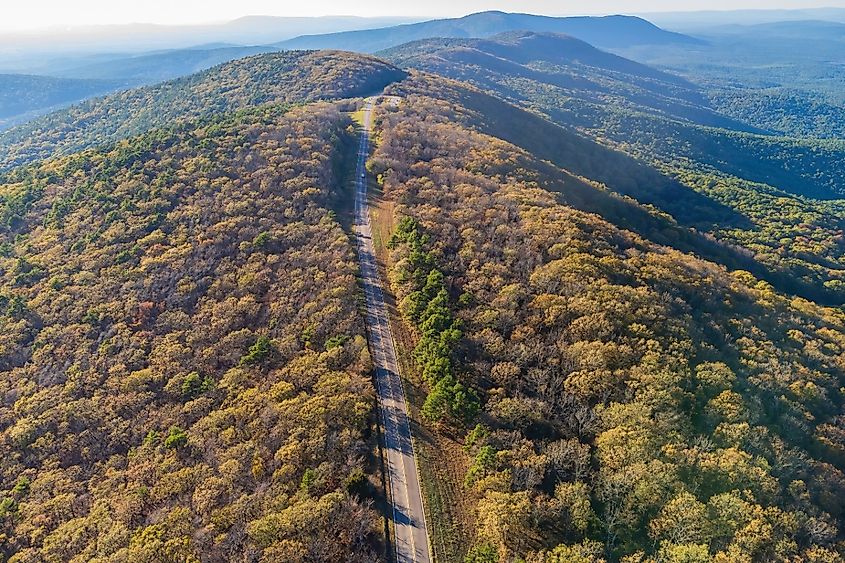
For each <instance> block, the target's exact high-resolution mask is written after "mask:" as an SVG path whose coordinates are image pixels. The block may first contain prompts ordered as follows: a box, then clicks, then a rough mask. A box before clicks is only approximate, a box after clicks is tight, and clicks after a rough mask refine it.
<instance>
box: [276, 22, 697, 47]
mask: <svg viewBox="0 0 845 563" xmlns="http://www.w3.org/2000/svg"><path fill="white" fill-rule="evenodd" d="M507 31H535V32H553V33H566V34H568V35H571V36H573V37H576V38H578V39H581V40H583V41H586V42H588V43H590V44H592V45H596V46H598V47H604V48H614V47H629V46H632V45H666V44H678V43H680V44H697V43H699V41H698V40H696V39H693V38H692V37H688V36H686V35H681V34H679V33H671V32H668V31H665V30H663V29H660V28H659V27H657V26H655V25H654V24H651V23H649V22H648V21H646V20H644V19H641V18H637V17H631V16H606V17H566V18H556V17H549V16H536V15H531V14H511V13H505V12H480V13H477V14H471V15H468V16H465V17H462V18H455V19H442V20H432V21H427V22H421V23H415V24H407V25H399V26H395V27H388V28H381V29H371V30H363V31H350V32H343V33H330V34H325V35H310V36H309V35H306V36H302V37H297V38H295V39H291V40H288V41H283V42H281V43H277V46H279V47H281V48H283V49H344V50H350V51H359V52H367V53H371V52H376V51H381V50H384V49H389V48H390V47H395V46H397V45H401V44H402V43H406V42H408V41H414V40H419V39H428V38H432V37H457V38H461V37H463V38H469V37H490V36H493V35H496V34H499V33H503V32H507Z"/></svg>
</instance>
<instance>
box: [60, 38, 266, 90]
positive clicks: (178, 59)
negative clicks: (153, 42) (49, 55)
mask: <svg viewBox="0 0 845 563" xmlns="http://www.w3.org/2000/svg"><path fill="white" fill-rule="evenodd" d="M276 50H277V49H275V48H273V47H260V46H257V47H241V46H224V47H214V46H211V45H209V46H207V47H206V48H188V49H173V50H168V51H161V52H156V53H149V54H143V55H134V56H129V57H123V58H119V59H112V60H108V61H98V62H94V63H89V64H85V65H82V66H79V67H74V68H70V69H67V70H65V71H63V72H62V74H63V75H66V76H73V77H76V78H89V79H91V78H93V79H107V78H108V79H120V80H125V81H128V82H131V83H132V84H133V85H142V84H153V83H155V82H162V81H164V80H169V79H171V78H178V77H180V76H185V75H187V74H193V73H195V72H200V71H203V70H206V69H208V68H211V67H213V66H215V65H218V64H222V63H226V62H229V61H233V60H235V59H240V58H243V57H248V56H251V55H258V54H261V53H267V52H272V51H276Z"/></svg>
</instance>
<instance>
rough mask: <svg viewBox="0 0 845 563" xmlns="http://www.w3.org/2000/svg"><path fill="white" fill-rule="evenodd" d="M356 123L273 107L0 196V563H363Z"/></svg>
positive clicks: (114, 153)
mask: <svg viewBox="0 0 845 563" xmlns="http://www.w3.org/2000/svg"><path fill="white" fill-rule="evenodd" d="M354 146H355V137H354V135H353V134H352V129H351V122H350V120H349V118H348V117H346V116H344V115H343V114H341V113H339V112H338V110H337V109H336V108H335V107H334V106H332V105H329V104H316V105H310V106H307V107H304V108H298V109H292V110H289V111H288V108H287V107H285V106H264V107H261V108H258V109H254V110H250V111H247V112H242V113H240V114H238V115H236V116H228V117H226V116H221V117H219V118H215V119H212V120H210V121H207V122H205V124H204V125H201V126H198V127H194V126H190V125H180V126H176V127H174V128H172V129H170V130H166V131H154V132H151V133H148V134H146V135H143V136H140V137H134V138H131V139H128V140H125V141H121V142H119V143H117V144H116V145H115V146H113V147H112V148H110V149H105V150H96V151H95V150H89V151H86V152H83V153H79V154H74V155H72V156H68V157H63V158H59V159H54V160H49V161H46V162H44V163H41V164H39V165H36V166H31V167H28V168H23V169H16V170H14V171H12V172H10V173H9V174H7V176H6V179H5V183H4V184H2V185H0V195H2V201H3V207H2V213H0V215H2V217H3V224H2V226H0V249H2V253H0V396H2V401H0V453H1V454H2V455H0V553H2V557H3V558H4V560H8V561H10V562H11V561H13V562H24V561H95V560H125V561H156V562H167V561H173V562H176V561H179V562H184V561H200V560H203V561H233V560H249V561H268V562H269V561H302V562H305V561H349V560H355V561H374V560H377V559H378V557H377V556H376V554H375V551H374V549H375V547H376V546H375V542H376V539H375V538H376V537H377V532H376V530H377V516H376V515H375V513H374V512H373V511H372V510H371V509H370V508H369V506H368V504H367V501H366V500H363V498H364V496H365V495H366V494H367V491H368V485H367V476H366V474H365V473H364V466H365V457H366V456H367V452H368V444H367V442H366V440H367V433H368V428H369V423H370V420H371V416H372V408H373V404H374V392H373V389H372V383H371V379H370V369H371V363H370V360H369V355H368V352H367V346H366V340H365V337H364V329H363V324H362V320H361V317H360V315H359V313H358V311H357V308H356V307H357V295H358V290H357V286H356V274H357V264H356V260H355V255H354V252H353V250H352V248H351V246H350V242H349V238H348V236H347V235H346V234H345V233H344V231H343V230H342V228H341V227H340V225H339V224H338V222H337V221H336V220H335V217H334V213H333V212H332V211H330V210H329V208H328V207H329V205H330V203H331V202H332V201H333V199H334V198H335V197H337V185H338V182H339V177H338V176H337V175H336V174H335V172H334V170H335V169H336V168H338V166H337V163H338V159H342V158H345V155H346V154H347V153H349V152H350V150H351V151H353V154H354Z"/></svg>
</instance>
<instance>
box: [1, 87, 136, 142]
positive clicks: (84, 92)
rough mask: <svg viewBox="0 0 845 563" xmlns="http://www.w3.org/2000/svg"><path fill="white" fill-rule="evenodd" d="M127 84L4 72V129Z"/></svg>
mask: <svg viewBox="0 0 845 563" xmlns="http://www.w3.org/2000/svg"><path fill="white" fill-rule="evenodd" d="M125 86H127V84H126V83H125V82H124V81H122V80H84V79H78V78H56V77H52V76H33V75H28V74H0V130H3V129H6V128H8V127H11V126H13V125H15V124H17V123H22V122H24V121H27V120H28V119H32V118H34V117H36V116H38V115H41V114H44V113H47V112H49V111H53V110H57V109H59V108H61V107H63V106H66V105H68V104H71V103H73V102H77V101H79V100H83V99H85V98H89V97H91V96H96V95H99V94H105V93H107V92H111V91H114V90H117V89H119V88H122V87H125Z"/></svg>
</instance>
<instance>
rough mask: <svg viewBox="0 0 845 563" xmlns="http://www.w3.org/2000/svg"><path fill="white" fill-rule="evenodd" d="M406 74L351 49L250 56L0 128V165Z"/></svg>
mask: <svg viewBox="0 0 845 563" xmlns="http://www.w3.org/2000/svg"><path fill="white" fill-rule="evenodd" d="M404 75H405V73H404V72H403V71H400V70H399V69H397V68H396V67H393V66H392V65H390V64H388V63H385V62H383V61H381V60H378V59H374V58H372V57H368V56H364V55H356V54H352V53H338V52H331V51H324V52H305V51H297V52H289V53H273V54H266V55H257V56H255V57H248V58H244V59H239V60H237V61H233V62H231V63H226V64H223V65H220V66H217V67H214V68H212V69H209V70H207V71H205V72H201V73H199V74H194V75H191V76H188V77H185V78H180V79H177V80H173V81H170V82H165V83H162V84H158V85H155V86H150V87H147V88H139V89H134V90H128V91H126V92H120V93H117V94H113V95H110V96H106V97H103V98H99V99H94V100H89V101H86V102H84V103H82V104H79V105H77V106H74V107H72V108H69V109H67V110H65V111H61V112H57V113H53V114H50V115H48V116H45V117H43V118H39V119H36V120H34V121H31V122H29V123H27V124H25V125H22V126H19V127H15V128H13V129H10V130H9V131H6V132H3V133H2V134H0V170H3V169H8V168H10V167H13V166H16V165H21V164H25V163H28V162H32V161H34V160H37V159H40V158H44V157H47V156H51V155H56V154H68V153H71V152H74V151H78V150H81V149H84V148H88V147H91V146H95V145H104V144H108V143H111V142H114V141H116V140H119V139H123V138H126V137H129V136H131V135H135V134H138V133H142V132H145V131H149V130H150V129H153V128H156V127H162V126H166V125H172V124H174V123H175V122H179V121H182V120H186V119H196V118H199V117H202V116H207V115H213V114H217V113H222V112H230V111H236V110H239V109H245V108H250V107H255V106H258V105H261V104H265V103H270V102H288V103H301V102H308V101H313V100H320V99H329V98H348V97H355V96H362V95H368V94H372V93H374V92H378V91H380V90H381V89H383V88H384V87H385V86H386V85H387V84H390V83H391V82H393V81H395V80H399V79H401V78H402V77H403V76H404Z"/></svg>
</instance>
